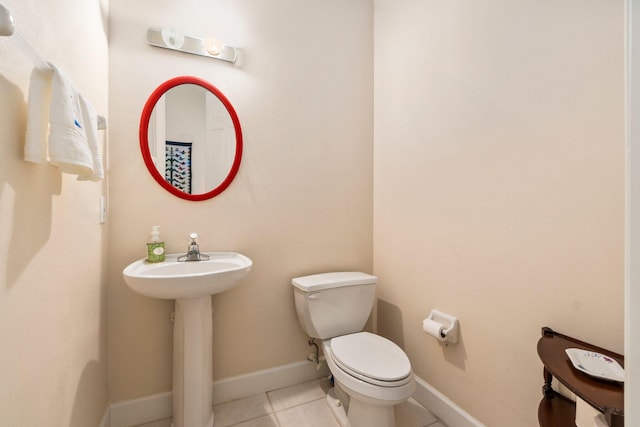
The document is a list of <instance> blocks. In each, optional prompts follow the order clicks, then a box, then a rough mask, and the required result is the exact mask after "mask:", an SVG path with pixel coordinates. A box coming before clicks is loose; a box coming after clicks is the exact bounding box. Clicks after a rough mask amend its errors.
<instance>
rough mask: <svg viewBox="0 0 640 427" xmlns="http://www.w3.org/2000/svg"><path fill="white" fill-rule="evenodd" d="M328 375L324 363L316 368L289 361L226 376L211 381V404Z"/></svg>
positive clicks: (304, 362) (307, 362) (311, 364)
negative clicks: (243, 373) (260, 369)
mask: <svg viewBox="0 0 640 427" xmlns="http://www.w3.org/2000/svg"><path fill="white" fill-rule="evenodd" d="M328 375H329V368H327V364H326V363H322V364H321V365H320V369H316V365H315V364H314V363H311V362H309V361H306V360H303V361H300V362H294V363H290V364H288V365H284V366H278V367H276V368H271V369H265V370H263V371H257V372H252V373H250V374H245V375H239V376H237V377H231V378H226V379H223V380H219V381H214V383H213V404H214V405H217V404H218V403H223V402H229V401H231V400H236V399H241V398H243V397H249V396H253V395H254V394H258V393H264V392H267V391H271V390H277V389H279V388H283V387H288V386H291V385H295V384H299V383H302V382H305V381H311V380H313V379H316V378H322V377H325V376H328Z"/></svg>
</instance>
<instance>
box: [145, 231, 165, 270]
mask: <svg viewBox="0 0 640 427" xmlns="http://www.w3.org/2000/svg"><path fill="white" fill-rule="evenodd" d="M147 261H148V262H162V261H164V242H163V241H162V238H161V237H160V226H159V225H154V226H153V227H151V236H150V237H149V242H148V243H147Z"/></svg>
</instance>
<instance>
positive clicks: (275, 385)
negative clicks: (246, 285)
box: [105, 360, 329, 427]
mask: <svg viewBox="0 0 640 427" xmlns="http://www.w3.org/2000/svg"><path fill="white" fill-rule="evenodd" d="M328 375H329V369H328V368H327V365H326V363H323V364H322V365H321V366H320V369H316V365H315V364H313V363H311V362H309V361H306V360H303V361H300V362H294V363H290V364H288V365H284V366H279V367H276V368H271V369H265V370H262V371H257V372H252V373H250V374H246V375H239V376H236V377H231V378H225V379H223V380H219V381H215V382H214V383H213V404H214V405H217V404H219V403H223V402H228V401H231V400H235V399H241V398H243V397H249V396H253V395H255V394H258V393H264V392H267V391H271V390H276V389H279V388H282V387H287V386H291V385H295V384H299V383H302V382H305V381H311V380H313V379H316V378H321V377H324V376H328ZM172 413H173V407H172V401H171V392H170V391H168V392H165V393H159V394H155V395H152V396H146V397H142V398H139V399H132V400H126V401H121V402H116V403H112V404H111V405H110V419H111V421H110V424H107V425H106V426H105V427H107V426H108V427H131V426H135V425H139V424H144V423H148V422H151V421H157V420H162V419H165V418H171V416H172Z"/></svg>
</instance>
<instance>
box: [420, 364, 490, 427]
mask: <svg viewBox="0 0 640 427" xmlns="http://www.w3.org/2000/svg"><path fill="white" fill-rule="evenodd" d="M415 380H416V391H415V393H413V398H414V399H415V400H416V402H418V403H419V404H421V405H422V406H424V407H425V408H427V409H428V410H429V411H431V412H432V413H433V415H435V416H436V417H438V419H440V420H441V421H442V422H443V423H445V424H446V425H447V426H448V427H486V426H485V425H484V424H482V423H481V422H480V421H478V420H476V419H475V418H473V417H472V416H471V415H470V414H468V413H467V412H466V411H465V410H464V409H462V408H460V407H459V406H458V405H456V404H455V403H453V402H452V401H451V399H449V398H448V397H447V396H445V395H444V394H442V393H440V392H439V391H438V390H436V389H435V388H433V387H432V386H431V385H429V384H428V383H427V382H426V381H425V380H423V379H422V378H420V377H418V376H416V377H415Z"/></svg>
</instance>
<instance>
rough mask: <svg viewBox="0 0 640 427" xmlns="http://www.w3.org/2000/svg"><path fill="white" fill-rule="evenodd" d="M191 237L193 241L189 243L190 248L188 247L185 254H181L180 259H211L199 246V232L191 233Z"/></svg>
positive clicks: (181, 260)
mask: <svg viewBox="0 0 640 427" xmlns="http://www.w3.org/2000/svg"><path fill="white" fill-rule="evenodd" d="M189 238H190V239H191V242H190V243H189V248H188V249H187V253H186V254H185V255H180V256H179V257H178V261H180V262H183V261H206V260H208V259H209V255H207V254H202V253H200V247H199V246H198V242H197V240H196V239H197V238H198V234H197V233H191V234H189Z"/></svg>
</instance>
